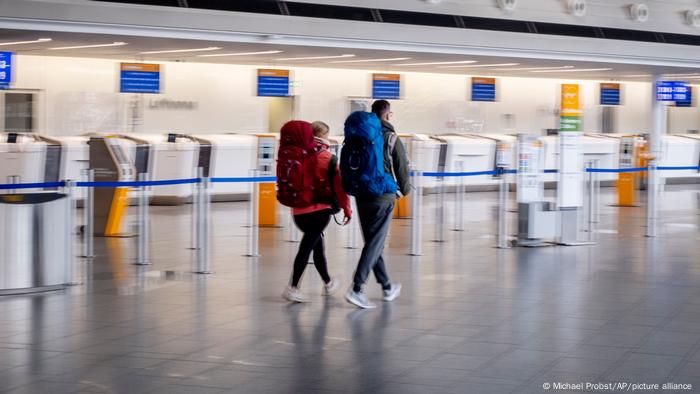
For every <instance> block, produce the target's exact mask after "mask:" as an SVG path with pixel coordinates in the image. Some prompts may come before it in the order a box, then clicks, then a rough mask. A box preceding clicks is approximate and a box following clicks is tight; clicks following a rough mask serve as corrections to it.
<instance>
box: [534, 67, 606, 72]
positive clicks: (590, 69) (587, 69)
mask: <svg viewBox="0 0 700 394" xmlns="http://www.w3.org/2000/svg"><path fill="white" fill-rule="evenodd" d="M610 70H612V68H572V69H568V70H535V71H530V72H531V73H575V72H589V71H610Z"/></svg>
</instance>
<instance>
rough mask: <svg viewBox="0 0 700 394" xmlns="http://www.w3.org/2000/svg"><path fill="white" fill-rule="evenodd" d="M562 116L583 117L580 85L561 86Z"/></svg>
mask: <svg viewBox="0 0 700 394" xmlns="http://www.w3.org/2000/svg"><path fill="white" fill-rule="evenodd" d="M561 115H562V116H579V115H581V100H580V94H579V85H578V84H573V83H565V84H562V85H561Z"/></svg>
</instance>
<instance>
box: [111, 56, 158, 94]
mask: <svg viewBox="0 0 700 394" xmlns="http://www.w3.org/2000/svg"><path fill="white" fill-rule="evenodd" d="M160 89H161V84H160V64H147V63H122V64H121V67H120V81H119V91H120V92H121V93H160Z"/></svg>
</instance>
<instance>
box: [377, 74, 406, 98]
mask: <svg viewBox="0 0 700 394" xmlns="http://www.w3.org/2000/svg"><path fill="white" fill-rule="evenodd" d="M372 98H373V99H394V100H396V99H399V98H401V75H400V74H372Z"/></svg>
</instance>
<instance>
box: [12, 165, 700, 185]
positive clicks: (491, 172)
mask: <svg viewBox="0 0 700 394" xmlns="http://www.w3.org/2000/svg"><path fill="white" fill-rule="evenodd" d="M656 169H657V170H659V171H700V166H677V167H673V166H660V167H657V168H656ZM585 171H586V172H599V173H621V172H643V171H648V168H646V167H635V168H586V169H585ZM557 172H558V170H556V169H546V170H544V173H546V174H552V173H557ZM503 173H505V174H517V173H518V170H515V169H508V170H500V169H499V170H489V171H472V172H424V173H423V174H422V175H423V176H430V177H463V176H478V175H499V174H503ZM410 175H411V176H415V175H416V172H415V171H411V173H410ZM276 180H277V178H276V177H274V176H263V177H240V178H210V179H209V181H210V182H212V183H246V182H274V181H276ZM201 182H202V180H201V179H200V178H188V179H166V180H160V181H128V182H75V183H73V186H76V187H139V186H167V185H183V184H191V183H201ZM64 186H66V182H63V181H61V182H43V183H9V184H0V190H8V189H43V188H57V187H64Z"/></svg>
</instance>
